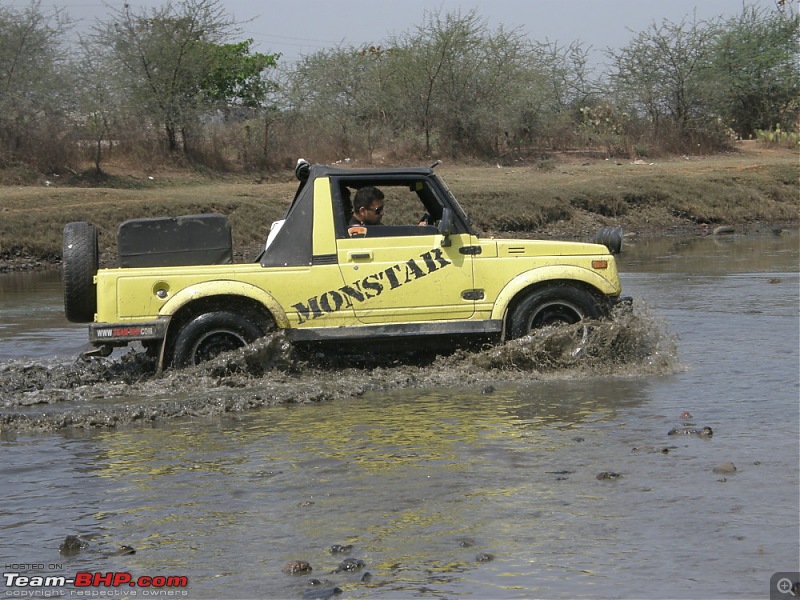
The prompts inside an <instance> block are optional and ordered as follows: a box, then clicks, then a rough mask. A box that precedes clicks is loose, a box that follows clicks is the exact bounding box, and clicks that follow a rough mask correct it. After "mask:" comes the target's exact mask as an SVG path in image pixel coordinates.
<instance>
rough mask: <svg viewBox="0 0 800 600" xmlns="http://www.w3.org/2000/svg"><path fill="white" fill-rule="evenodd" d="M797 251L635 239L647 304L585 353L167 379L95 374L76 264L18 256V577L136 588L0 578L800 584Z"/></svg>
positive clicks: (3, 339) (5, 376)
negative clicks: (31, 265)
mask: <svg viewBox="0 0 800 600" xmlns="http://www.w3.org/2000/svg"><path fill="white" fill-rule="evenodd" d="M799 260H800V251H799V248H798V235H797V232H789V233H788V234H787V235H782V236H776V235H772V234H765V235H762V236H757V235H756V236H741V237H740V236H729V237H725V238H720V237H707V238H700V237H697V238H663V239H655V240H649V241H638V242H636V241H633V242H630V243H628V242H626V247H625V248H624V251H623V253H622V255H620V270H621V273H622V279H623V285H624V288H625V293H626V294H629V295H632V296H633V297H634V303H635V306H636V311H635V312H637V317H636V319H637V320H635V321H627V322H624V323H623V325H622V326H621V329H622V330H625V331H623V332H620V328H617V329H613V330H612V329H608V330H598V335H602V336H605V338H606V339H608V338H609V336H611V335H612V333H613V336H614V340H613V343H607V344H605V345H603V344H600V343H598V344H599V345H598V348H600V349H601V350H598V351H597V352H596V353H595V356H596V357H597V356H599V357H601V358H602V360H596V362H594V363H591V364H588V366H587V365H580V364H572V365H551V367H550V368H546V369H541V368H538V367H536V366H531V365H527V366H526V364H525V362H526V357H527V358H530V357H531V356H534V357H535V356H538V355H537V354H536V353H535V352H534V353H533V354H531V349H530V348H526V349H521V348H517V349H513V352H512V351H509V353H508V354H503V353H502V352H499V351H497V350H494V351H492V350H487V351H484V352H480V353H477V354H476V355H471V356H463V355H458V356H455V357H450V358H448V359H442V360H441V361H437V362H435V363H434V364H431V365H413V366H408V365H406V366H404V365H399V366H393V365H380V366H377V367H374V368H372V367H368V366H362V367H353V368H347V369H342V370H337V369H331V368H327V369H323V368H313V369H309V372H302V369H300V368H299V367H297V366H296V365H295V367H294V368H292V367H291V366H290V367H288V368H287V367H286V364H285V363H286V362H289V363H290V362H291V359H288V358H287V359H286V361H283V362H281V361H278V362H277V363H270V364H275V365H278V366H276V367H275V370H274V371H272V370H267V372H266V374H264V375H263V376H254V375H253V374H252V373H251V374H242V373H241V372H238V371H236V370H235V369H231V368H230V367H228V370H227V371H225V369H223V370H222V371H221V370H220V369H219V368H217V369H216V370H211V371H200V372H195V373H191V374H189V375H184V376H179V375H176V374H173V375H169V376H167V377H165V378H160V379H159V378H153V377H150V376H146V375H131V373H132V372H135V369H133V370H131V369H129V368H120V367H118V366H117V365H119V363H120V362H123V363H124V361H125V360H126V358H125V356H122V357H117V356H115V357H112V359H111V360H110V361H108V362H106V363H102V364H105V366H104V367H103V368H102V369H99V370H98V368H89V367H86V368H85V367H83V366H79V365H80V364H81V363H75V362H74V357H75V355H76V354H77V353H78V352H79V351H80V350H81V349H83V348H84V345H85V336H86V329H85V326H81V325H77V326H73V325H70V324H67V323H66V322H65V321H64V319H63V315H62V312H61V311H62V307H61V288H60V284H59V281H58V275H57V274H56V273H23V274H2V275H0V393H2V396H1V397H0V398H1V399H2V403H0V418H1V419H2V420H0V425H1V426H2V427H3V429H2V430H1V431H0V446H1V447H2V455H3V461H2V465H0V477H2V482H3V483H2V489H3V493H2V500H0V528H2V539H3V542H2V546H1V547H0V555H1V557H2V560H3V564H4V566H5V569H4V573H11V572H16V573H19V574H20V575H19V577H22V578H25V577H29V578H30V577H35V576H37V575H48V576H64V577H67V578H70V577H74V576H75V574H76V573H79V572H81V573H101V574H108V573H118V574H123V578H122V579H119V580H118V582H123V583H124V584H123V585H120V586H118V587H105V586H103V585H101V586H100V587H99V588H87V587H74V586H72V585H69V584H68V585H66V586H62V585H57V584H58V583H60V582H58V581H57V580H56V581H51V582H50V584H51V585H49V586H48V585H38V586H34V587H24V586H23V584H22V582H23V581H24V580H23V579H20V578H19V577H17V578H13V577H11V578H10V577H9V576H8V575H4V584H5V588H4V594H5V595H6V597H26V596H28V597H29V596H30V594H31V593H32V592H34V591H37V592H38V593H39V594H40V595H66V596H68V597H71V596H74V595H76V594H77V595H84V596H85V595H92V594H93V595H95V596H97V595H100V594H102V595H113V596H115V597H123V596H134V597H144V596H157V597H165V596H169V597H187V598H289V599H291V598H302V597H304V594H306V596H305V597H313V595H314V594H316V595H317V597H327V596H329V595H331V594H333V591H334V588H338V590H339V591H340V594H338V595H337V596H336V597H337V598H342V599H344V598H386V599H390V598H482V599H492V598H576V597H590V598H643V597H649V598H721V597H725V598H756V597H757V598H766V597H769V595H770V592H773V594H774V593H775V590H773V589H771V588H770V585H771V579H773V581H772V585H774V584H775V581H774V580H775V577H773V576H774V575H775V574H776V573H784V572H785V573H789V574H791V575H790V576H791V578H793V580H795V581H796V580H797V578H798V577H800V576H798V575H797V571H800V541H799V538H798V535H799V530H800V524H799V521H800V517H799V516H798V515H799V514H800V513H799V507H800V481H799V480H798V477H799V475H798V474H799V472H800V431H799V429H800V381H799V375H800V374H799V372H798V371H799V367H800V357H799V356H798V352H799V351H798V348H799V347H800V276H799V275H798V270H799V269H798V266H799ZM278 346H280V344H278ZM603 348H604V349H605V352H606V353H605V354H604V353H603V350H602V349H603ZM284 350H285V348H284V347H283V346H280V348H279V349H278V350H276V349H275V347H273V348H272V351H273V352H276V353H278V354H280V352H283V351H284ZM523 350H524V351H523ZM621 354H625V355H626V357H627V358H626V359H625V360H620V361H617V360H616V358H615V357H616V356H618V355H621ZM134 363H135V361H134ZM76 365H78V366H76ZM84 369H88V370H84ZM448 374H449V375H448ZM93 377H94V378H95V382H94V383H92V381H93V380H92V378H93ZM270 398H271V399H273V400H274V399H276V398H277V399H281V398H283V399H284V400H286V403H283V404H279V405H274V406H273V405H270V404H272V402H271V401H269V399H270ZM154 406H157V407H158V409H155V408H152V407H154ZM187 407H189V408H187ZM685 411H686V412H689V413H691V416H688V415H684V416H681V415H682V413H684V412H685ZM687 424H689V425H690V426H692V427H696V428H702V427H703V426H708V427H711V428H712V429H713V435H712V436H696V435H682V434H679V435H667V434H668V432H669V431H670V430H672V429H673V428H679V427H684V426H686V425H687ZM76 425H77V426H76ZM726 463H733V464H734V465H735V471H733V470H732V468H731V467H730V465H726ZM720 467H721V468H720ZM715 468H716V472H715ZM67 536H78V537H79V538H80V544H81V545H82V547H81V549H80V550H79V551H75V552H67V551H60V550H59V547H60V545H61V544H62V543H63V542H64V541H65V538H66V537H67ZM334 545H339V546H343V547H344V548H336V549H335V550H341V551H340V552H334V551H332V547H333V546H334ZM126 546H129V547H131V548H132V549H135V553H131V552H132V550H130V549H129V550H122V551H121V550H120V547H126ZM350 546H351V547H350ZM347 559H349V560H347ZM291 561H307V562H308V563H309V564H310V566H311V567H312V569H313V570H312V571H311V572H310V573H304V574H294V575H290V574H285V573H284V572H283V570H284V568H285V567H286V566H287V564H289V563H290V562H291ZM125 575H129V576H130V577H132V579H133V581H132V582H136V580H137V578H139V577H151V578H153V579H155V582H154V583H155V585H158V584H164V583H166V585H172V587H152V586H151V587H143V586H142V585H139V586H137V587H134V586H131V585H129V584H128V583H127V581H125V580H124V576H125ZM172 576H174V577H178V578H183V577H185V583H186V586H185V587H184V586H181V583H183V580H182V579H176V580H168V579H167V578H168V577H172ZM81 577H84V578H85V577H86V576H81ZM159 577H163V578H164V579H158V578H159ZM79 580H80V581H81V582H82V581H83V579H80V578H79ZM28 583H30V582H28ZM34 583H37V582H36V581H34ZM38 583H41V582H38ZM100 583H101V584H102V581H100ZM138 583H140V584H143V583H147V581H145V580H139V581H138ZM176 586H178V587H176ZM781 597H784V595H781ZM785 597H786V598H787V600H788V599H789V598H790V597H791V596H790V595H788V594H786V595H785Z"/></svg>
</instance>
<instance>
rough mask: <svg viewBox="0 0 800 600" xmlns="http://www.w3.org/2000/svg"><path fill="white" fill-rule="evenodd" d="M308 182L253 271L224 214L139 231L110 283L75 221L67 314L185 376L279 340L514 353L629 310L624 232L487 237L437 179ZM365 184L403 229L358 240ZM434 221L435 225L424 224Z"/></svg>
mask: <svg viewBox="0 0 800 600" xmlns="http://www.w3.org/2000/svg"><path fill="white" fill-rule="evenodd" d="M296 173H297V175H298V179H299V180H300V183H299V186H298V189H297V193H296V194H295V197H294V200H293V201H292V203H291V206H290V207H289V208H288V210H287V212H286V214H285V216H284V218H283V219H282V220H281V221H278V222H276V223H274V224H273V228H272V230H271V232H270V235H269V238H268V242H267V245H266V247H265V249H264V251H263V252H262V253H261V255H260V256H259V257H258V258H257V259H256V260H255V261H254V262H252V263H245V264H234V263H233V262H232V251H231V234H230V227H229V225H228V222H227V219H226V218H225V217H224V216H222V215H217V214H205V215H189V216H183V217H176V218H157V219H134V220H131V221H126V222H125V223H123V224H122V225H120V227H119V230H118V235H117V241H118V246H119V267H118V268H108V269H105V268H104V269H98V245H97V232H96V228H95V227H94V225H92V224H91V223H88V222H83V221H81V222H73V223H68V224H67V225H66V226H65V228H64V246H63V282H64V294H65V296H64V305H65V312H66V316H67V318H68V319H69V320H70V321H73V322H87V323H89V341H90V343H91V344H92V345H93V346H95V350H94V351H90V353H97V354H102V355H107V354H108V353H110V352H111V350H112V348H113V347H117V346H124V345H127V344H128V343H130V342H134V341H139V342H141V343H142V344H144V346H145V348H147V350H148V352H150V353H151V354H152V355H154V356H157V357H158V365H159V368H161V367H162V366H166V365H172V366H175V367H184V366H187V365H192V364H197V363H199V362H201V361H204V360H207V359H209V358H212V357H214V356H216V355H217V354H219V353H220V352H223V351H226V350H231V349H235V348H239V347H241V346H244V345H245V344H248V343H250V342H252V341H254V340H256V339H257V338H259V337H262V336H264V335H266V334H267V333H269V332H272V331H274V330H276V329H282V330H285V332H286V333H287V335H288V336H289V338H290V339H292V340H295V341H297V342H331V341H333V342H344V341H352V340H359V341H360V340H369V341H370V344H372V343H373V342H375V343H377V342H378V341H388V342H389V345H390V346H391V347H397V345H398V344H399V343H400V342H409V341H411V342H412V344H414V345H415V346H417V347H422V346H423V345H428V344H429V343H433V342H435V341H441V340H446V341H447V342H448V343H452V342H453V341H456V342H460V341H464V340H468V339H476V338H477V339H489V340H492V341H503V340H505V339H509V338H517V337H521V336H524V335H526V334H528V333H529V332H530V331H531V330H532V329H534V328H539V327H545V326H551V325H555V324H561V323H567V324H573V323H577V322H578V321H581V320H583V319H589V320H590V319H599V318H603V317H606V316H607V315H608V314H609V312H610V309H611V307H612V306H613V305H614V304H616V303H618V302H620V300H621V298H620V294H621V291H622V290H621V286H620V281H619V276H618V273H617V266H616V262H615V260H614V256H613V253H612V251H614V252H616V251H618V250H619V245H620V243H621V237H620V235H619V234H618V232H617V234H615V235H609V234H608V232H606V235H605V238H606V240H605V241H604V243H605V244H606V245H602V244H599V243H576V242H563V241H537V240H515V239H483V238H480V237H478V236H477V235H476V233H474V232H473V230H472V229H471V227H470V222H469V218H468V217H467V215H466V213H465V212H464V210H463V209H462V208H461V206H460V205H459V203H458V202H457V201H456V199H455V197H454V196H453V194H452V193H451V191H450V190H449V189H448V187H447V186H446V185H445V183H444V182H443V181H442V180H441V179H440V178H439V177H438V176H437V174H436V173H435V172H434V169H433V167H427V168H424V167H414V168H393V169H343V168H335V167H331V166H327V165H309V164H308V163H306V162H304V161H299V162H298V168H297V169H296ZM364 186H376V187H379V188H380V189H381V190H382V191H383V192H384V194H385V196H386V203H385V205H386V207H387V221H389V222H390V223H391V220H392V218H394V219H395V224H386V225H378V226H373V227H369V228H368V229H367V232H366V235H365V236H363V237H350V236H349V235H348V222H349V220H350V217H351V215H352V204H351V200H350V199H351V195H352V194H353V193H354V192H355V191H356V190H358V189H360V188H361V187H364ZM403 213H405V216H403V217H400V216H399V215H400V214H403ZM422 213H426V214H427V215H429V217H430V218H429V221H430V223H432V224H431V225H418V224H417V222H418V220H419V215H420V214H422ZM607 246H608V247H607ZM609 248H610V249H609ZM625 300H626V301H628V299H625ZM370 347H373V346H372V345H370Z"/></svg>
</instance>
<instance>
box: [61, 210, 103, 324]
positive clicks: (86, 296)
mask: <svg viewBox="0 0 800 600" xmlns="http://www.w3.org/2000/svg"><path fill="white" fill-rule="evenodd" d="M99 264H100V249H99V246H98V244H97V228H96V227H95V226H94V225H92V224H91V223H87V222H85V221H77V222H74V223H67V224H66V225H64V238H63V245H62V248H61V281H62V283H63V285H64V314H65V315H66V317H67V320H68V321H71V322H73V323H90V322H91V321H93V320H94V313H95V312H97V289H96V287H97V286H96V285H95V284H94V276H95V275H96V274H97V269H98V267H99Z"/></svg>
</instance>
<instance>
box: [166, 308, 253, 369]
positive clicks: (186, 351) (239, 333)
mask: <svg viewBox="0 0 800 600" xmlns="http://www.w3.org/2000/svg"><path fill="white" fill-rule="evenodd" d="M264 334H265V332H264V331H263V330H262V329H261V327H259V326H258V325H256V324H255V323H253V322H252V321H250V320H249V319H247V318H246V317H244V316H241V315H238V314H235V313H232V312H228V311H217V312H209V313H205V314H202V315H200V316H199V317H195V318H194V319H193V320H191V321H189V322H188V323H187V324H186V325H184V326H183V328H182V329H181V330H180V331H179V333H178V337H177V338H176V339H175V346H174V350H173V359H172V364H173V366H174V367H176V368H178V369H181V368H184V367H188V366H191V365H198V364H200V363H201V362H204V361H207V360H211V359H212V358H214V357H216V356H218V355H219V354H222V353H223V352H228V351H230V350H236V349H237V348H242V347H243V346H246V345H247V344H249V343H251V342H254V341H255V340H257V339H258V338H260V337H263V336H264Z"/></svg>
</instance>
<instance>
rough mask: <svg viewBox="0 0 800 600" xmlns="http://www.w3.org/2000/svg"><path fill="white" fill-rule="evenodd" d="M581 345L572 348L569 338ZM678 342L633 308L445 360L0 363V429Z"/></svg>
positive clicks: (48, 426)
mask: <svg viewBox="0 0 800 600" xmlns="http://www.w3.org/2000/svg"><path fill="white" fill-rule="evenodd" d="M576 339H580V340H581V344H580V348H579V351H578V352H576V351H575V340H576ZM679 366H680V365H679V363H678V359H677V344H676V341H675V339H674V337H673V336H671V335H669V334H668V333H666V328H665V326H664V325H663V324H660V323H659V322H658V321H656V320H655V319H654V318H653V317H652V316H650V315H649V314H648V312H647V310H646V308H644V307H638V308H637V310H636V311H633V312H630V311H629V312H628V313H624V314H619V315H615V318H614V319H613V320H611V321H599V322H591V323H588V324H577V325H574V326H565V327H560V328H556V329H548V330H542V331H537V332H535V333H534V334H533V335H529V336H526V337H524V338H520V339H517V340H512V341H509V342H506V343H504V344H499V345H493V346H488V347H484V348H481V349H477V350H457V351H455V352H453V353H451V354H449V355H447V356H437V355H434V354H431V353H419V352H416V353H410V354H400V355H398V354H396V353H395V354H385V355H382V354H369V355H359V354H357V353H349V354H347V353H342V352H341V351H339V350H338V349H337V351H332V352H328V353H326V352H322V351H308V350H306V349H299V348H295V347H294V346H293V345H292V344H290V343H289V341H288V340H287V338H286V336H285V335H284V334H282V333H276V334H274V335H272V336H268V337H266V338H263V339H261V340H259V341H258V342H256V343H254V344H252V345H250V346H248V347H246V348H242V349H239V350H236V351H233V352H229V353H226V354H223V355H221V356H219V357H217V358H215V359H214V360H212V361H209V362H207V363H203V364H201V365H197V366H195V367H190V368H187V369H183V370H180V371H171V370H169V371H166V372H164V373H162V374H156V370H155V364H154V361H153V360H152V359H149V358H148V357H147V356H146V355H145V354H144V353H143V352H132V351H131V352H129V353H127V354H124V355H122V356H121V357H119V358H116V359H113V360H112V359H92V360H90V361H84V360H77V361H75V362H73V363H56V364H53V363H46V362H25V361H10V362H8V363H5V364H2V365H0V397H2V398H3V402H2V405H0V431H3V432H4V435H8V434H9V432H14V431H30V430H40V431H41V430H44V431H52V430H57V429H62V428H67V427H81V428H94V427H115V426H119V425H125V424H131V423H151V422H154V421H160V420H164V419H173V418H179V417H198V416H201V417H206V416H215V415H221V414H226V413H235V412H242V411H246V410H252V409H254V408H258V407H261V406H268V405H275V404H285V403H308V402H319V401H324V400H334V399H337V398H347V397H352V396H355V395H360V394H364V393H366V392H368V391H376V390H392V389H398V388H420V389H422V388H449V389H458V388H465V387H474V386H485V385H488V384H495V383H498V382H530V381H531V380H536V379H545V378H546V379H554V378H563V379H575V378H583V379H585V378H592V377H603V376H610V375H614V376H619V375H623V376H646V375H651V374H662V373H668V372H674V371H675V370H677V369H678V368H679Z"/></svg>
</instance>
